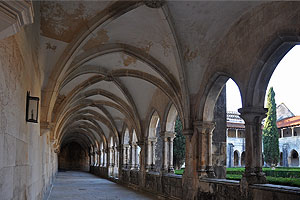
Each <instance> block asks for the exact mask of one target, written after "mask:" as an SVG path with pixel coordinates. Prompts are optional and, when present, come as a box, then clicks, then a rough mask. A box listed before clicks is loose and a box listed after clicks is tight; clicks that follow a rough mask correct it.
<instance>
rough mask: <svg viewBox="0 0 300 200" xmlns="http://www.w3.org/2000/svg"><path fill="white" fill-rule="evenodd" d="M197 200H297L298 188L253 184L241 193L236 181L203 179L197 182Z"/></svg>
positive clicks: (299, 190) (299, 192) (299, 191)
mask: <svg viewBox="0 0 300 200" xmlns="http://www.w3.org/2000/svg"><path fill="white" fill-rule="evenodd" d="M197 199H199V200H223V199H224V200H225V199H230V200H240V199H244V200H248V199H249V200H250V199H251V200H252V199H254V200H274V199H280V200H299V199H300V188H297V187H288V186H279V185H278V186H277V185H272V184H255V185H251V186H249V188H248V191H247V192H241V190H240V184H239V182H238V181H231V180H225V179H203V180H200V181H199V189H198V195H197Z"/></svg>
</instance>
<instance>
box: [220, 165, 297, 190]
mask: <svg viewBox="0 0 300 200" xmlns="http://www.w3.org/2000/svg"><path fill="white" fill-rule="evenodd" d="M244 171H245V168H238V167H236V168H227V169H226V178H227V179H230V180H240V179H241V178H242V174H243V172H244ZM263 172H264V173H266V175H267V176H266V178H267V181H268V182H269V183H271V184H276V185H287V186H296V187H300V179H299V177H300V168H287V167H278V168H275V170H272V169H271V168H263Z"/></svg>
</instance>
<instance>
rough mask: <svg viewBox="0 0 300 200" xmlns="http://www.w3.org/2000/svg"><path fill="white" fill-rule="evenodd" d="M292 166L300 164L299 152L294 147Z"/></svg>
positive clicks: (291, 159) (291, 156)
mask: <svg viewBox="0 0 300 200" xmlns="http://www.w3.org/2000/svg"><path fill="white" fill-rule="evenodd" d="M290 166H292V167H298V166H299V154H298V152H297V151H296V150H295V149H293V150H292V151H291V153H290Z"/></svg>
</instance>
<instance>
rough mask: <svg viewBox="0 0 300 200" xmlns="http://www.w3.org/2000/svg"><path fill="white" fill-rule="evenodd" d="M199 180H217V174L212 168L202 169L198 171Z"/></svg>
mask: <svg viewBox="0 0 300 200" xmlns="http://www.w3.org/2000/svg"><path fill="white" fill-rule="evenodd" d="M198 177H199V178H216V174H215V172H214V169H213V167H212V166H207V167H202V168H201V169H199V170H198Z"/></svg>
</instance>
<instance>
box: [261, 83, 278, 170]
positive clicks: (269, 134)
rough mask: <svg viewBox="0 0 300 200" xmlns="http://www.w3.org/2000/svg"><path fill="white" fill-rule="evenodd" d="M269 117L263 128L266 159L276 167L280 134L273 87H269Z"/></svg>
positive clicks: (270, 164)
mask: <svg viewBox="0 0 300 200" xmlns="http://www.w3.org/2000/svg"><path fill="white" fill-rule="evenodd" d="M267 108H268V113H267V119H266V121H265V124H264V128H263V144H264V161H265V162H266V163H267V164H268V165H269V166H272V167H275V166H276V165H277V164H278V161H279V134H278V129H277V125H276V119H277V118H276V103H275V92H274V90H273V87H271V88H270V89H269V92H268V99H267Z"/></svg>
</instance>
